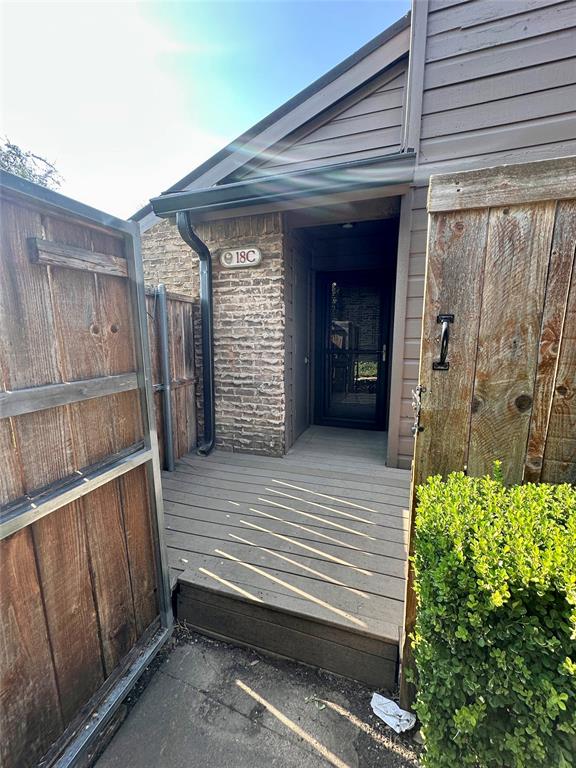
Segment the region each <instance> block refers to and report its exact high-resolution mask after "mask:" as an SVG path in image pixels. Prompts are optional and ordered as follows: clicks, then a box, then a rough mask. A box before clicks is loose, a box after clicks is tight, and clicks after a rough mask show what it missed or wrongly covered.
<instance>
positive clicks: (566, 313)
mask: <svg viewBox="0 0 576 768" xmlns="http://www.w3.org/2000/svg"><path fill="white" fill-rule="evenodd" d="M428 212H429V228H428V253H427V272H426V289H425V304H424V319H423V329H422V347H421V353H420V378H419V387H418V390H417V392H416V393H415V416H416V418H415V425H414V431H415V433H416V444H415V454H414V469H413V487H415V486H417V485H418V484H420V483H422V482H424V480H425V479H426V478H427V477H429V476H430V475H434V474H446V473H448V472H450V471H453V470H466V471H467V472H468V473H469V474H471V475H482V474H485V473H489V472H490V471H491V469H492V466H493V462H494V461H495V460H501V461H502V468H503V472H504V478H505V480H506V482H508V483H520V482H523V481H524V482H528V481H532V482H538V481H542V482H553V483H561V482H576V277H575V264H574V253H575V248H576V158H575V157H569V158H561V159H555V160H550V161H542V162H534V163H526V164H521V165H509V166H502V167H498V168H489V169H487V170H479V171H469V172H465V173H460V174H446V175H441V176H433V177H432V178H431V183H430V190H429V197H428ZM411 517H412V520H411V528H412V531H413V529H414V508H412V515H411ZM412 540H413V537H412V535H411V541H412ZM415 613H416V606H415V599H414V594H413V591H412V574H411V573H410V574H409V582H408V593H407V601H406V627H405V631H406V633H410V632H411V631H412V630H413V626H414V619H415ZM403 665H404V667H406V666H410V665H411V654H410V648H409V643H408V644H405V647H404V653H403ZM412 693H413V692H412V691H411V690H410V689H409V687H408V686H407V684H406V681H405V678H404V680H403V684H402V696H403V700H404V703H405V704H407V703H408V702H409V701H410V700H411V695H412Z"/></svg>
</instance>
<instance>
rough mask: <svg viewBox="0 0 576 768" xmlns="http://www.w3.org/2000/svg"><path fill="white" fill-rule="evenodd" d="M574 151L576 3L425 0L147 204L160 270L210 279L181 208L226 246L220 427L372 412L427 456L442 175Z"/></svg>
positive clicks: (403, 449)
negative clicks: (430, 247) (419, 430)
mask: <svg viewBox="0 0 576 768" xmlns="http://www.w3.org/2000/svg"><path fill="white" fill-rule="evenodd" d="M247 87H249V85H247ZM573 154H576V0H565V1H564V2H555V1H552V0H507V1H506V2H502V0H466V1H465V2H462V1H461V0H415V2H414V4H413V8H412V13H411V14H409V15H408V16H407V17H405V18H402V19H400V20H399V21H398V22H397V23H396V24H394V25H393V26H392V27H390V28H389V29H387V30H386V31H385V32H383V33H382V34H380V35H378V36H377V37H376V38H374V40H372V41H371V42H370V43H368V44H367V45H366V46H364V47H363V48H362V49H360V50H359V51H358V52H357V53H355V54H354V55H353V56H351V57H350V58H349V59H347V60H346V61H344V62H342V64H340V65H339V66H337V67H336V68H335V69H333V70H332V71H331V72H329V73H327V74H326V75H325V76H324V77H322V78H321V79H320V80H318V81H316V82H315V83H313V84H312V85H311V86H309V88H307V89H305V90H304V91H303V92H302V93H300V94H298V95H297V96H296V97H294V98H293V99H291V100H290V101H289V102H287V103H286V104H285V105H283V106H282V107H281V108H280V109H278V110H276V111H275V112H274V113H272V114H271V115H269V116H268V117H267V118H265V119H264V120H263V121H261V122H260V123H258V124H257V125H256V126H254V127H253V128H252V129H251V130H250V131H249V132H248V133H247V134H245V135H243V136H241V137H239V138H238V139H237V140H236V141H235V142H233V143H232V144H231V145H230V146H228V147H226V148H225V149H224V150H222V151H221V152H219V153H218V154H217V155H215V156H214V157H213V158H211V159H210V160H209V161H207V162H206V163H204V164H203V165H201V166H200V167H199V168H197V169H196V170H195V171H193V172H192V173H190V174H188V175H187V176H186V177H184V178H183V179H182V180H181V181H180V182H178V183H177V184H175V185H174V187H172V188H171V189H170V190H168V192H166V193H164V195H162V196H161V197H160V198H156V199H155V200H154V201H152V205H151V206H147V207H146V208H144V209H142V210H141V211H139V212H138V214H136V216H135V218H136V219H138V220H139V222H140V226H141V231H142V249H143V257H144V265H145V273H146V279H147V280H148V281H149V282H154V283H156V282H164V283H165V284H166V285H167V287H168V288H169V289H170V290H173V291H177V292H179V293H184V294H188V295H191V296H193V297H195V296H197V295H198V291H199V280H198V259H197V258H196V256H195V254H193V252H192V251H191V250H190V248H189V246H188V245H187V244H186V243H185V242H184V241H183V239H182V238H181V237H180V234H179V232H178V229H177V227H176V225H175V223H174V214H175V213H176V212H177V211H188V212H189V213H188V215H189V217H190V221H191V222H192V223H193V224H194V226H195V228H196V232H197V234H198V235H199V237H200V238H201V239H202V240H203V241H204V242H205V243H206V245H207V246H208V248H209V249H210V252H211V254H212V257H213V270H214V275H213V286H212V292H213V300H214V334H213V346H214V380H215V412H216V444H217V445H219V446H220V447H222V448H225V449H228V450H233V451H248V452H255V453H263V454H271V455H282V454H284V453H285V452H286V451H287V450H288V449H289V448H290V446H291V445H292V444H293V442H294V441H295V440H296V438H297V437H298V436H299V435H300V434H301V433H302V432H303V430H305V429H306V427H307V426H308V425H310V424H312V423H320V424H328V425H331V424H333V425H336V426H352V427H363V428H372V429H380V430H382V432H383V433H385V434H386V435H387V464H388V466H391V467H400V468H408V467H409V466H410V462H411V458H412V452H413V437H412V434H411V426H412V422H413V414H412V408H411V393H412V390H413V389H414V387H415V386H416V384H417V379H418V362H419V350H420V336H421V320H422V305H423V296H424V280H425V267H426V237H427V212H426V197H427V187H428V182H429V178H430V176H431V175H432V174H434V173H440V172H446V171H460V170H462V171H464V170H469V169H472V168H479V167H487V166H492V165H501V164H506V163H517V162H526V161H529V160H539V159H547V158H553V157H562V156H566V155H573ZM236 251H239V252H243V253H244V254H246V253H247V252H248V251H250V252H251V254H252V252H254V253H256V252H257V251H259V253H260V255H261V262H260V263H258V264H255V263H254V265H252V264H249V265H248V266H246V262H244V263H242V264H241V265H238V268H234V267H231V265H230V263H229V262H231V261H233V260H234V259H236V260H237V259H240V258H241V255H240V254H239V253H238V254H237V253H235V252H236ZM244 258H246V256H244ZM250 258H254V259H255V260H257V258H258V257H257V256H254V257H253V256H252V255H251V256H250ZM227 260H228V262H227Z"/></svg>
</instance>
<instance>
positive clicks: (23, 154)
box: [0, 138, 62, 189]
mask: <svg viewBox="0 0 576 768" xmlns="http://www.w3.org/2000/svg"><path fill="white" fill-rule="evenodd" d="M0 168H1V169H2V170H3V171H8V172H9V173H14V174H15V175H16V176H21V177H22V178H23V179H26V180H27V181H33V182H34V183H35V184H41V185H42V186H43V187H48V189H58V187H59V186H60V185H61V184H62V177H61V176H60V174H59V173H58V170H57V169H56V167H55V166H54V165H53V164H52V163H51V162H50V161H49V160H46V159H45V158H43V157H40V155H36V154H34V152H30V151H29V150H25V149H22V148H21V147H19V146H18V144H13V143H12V142H11V141H10V140H9V139H7V138H4V139H2V140H1V143H0Z"/></svg>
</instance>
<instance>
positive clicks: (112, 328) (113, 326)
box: [110, 323, 120, 333]
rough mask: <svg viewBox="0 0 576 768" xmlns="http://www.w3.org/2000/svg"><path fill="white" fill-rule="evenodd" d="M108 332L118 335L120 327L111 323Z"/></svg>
mask: <svg viewBox="0 0 576 768" xmlns="http://www.w3.org/2000/svg"><path fill="white" fill-rule="evenodd" d="M110 330H111V331H112V333H118V331H119V330H120V326H119V325H116V323H112V325H111V326H110Z"/></svg>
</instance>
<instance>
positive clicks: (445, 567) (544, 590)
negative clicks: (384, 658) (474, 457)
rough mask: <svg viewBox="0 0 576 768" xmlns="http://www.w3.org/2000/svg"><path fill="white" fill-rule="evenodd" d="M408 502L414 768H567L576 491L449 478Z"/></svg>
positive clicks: (575, 657) (573, 722)
mask: <svg viewBox="0 0 576 768" xmlns="http://www.w3.org/2000/svg"><path fill="white" fill-rule="evenodd" d="M418 500H419V506H418V513H417V519H416V538H415V554H414V566H415V571H416V592H417V595H418V601H419V602H418V617H417V623H416V630H415V637H414V640H415V649H414V650H415V656H416V667H417V677H418V680H417V683H418V689H419V692H418V698H417V703H416V710H417V712H418V716H419V718H420V721H421V723H422V734H423V736H424V739H425V744H426V751H425V755H424V757H423V762H424V765H426V766H429V767H430V768H444V767H446V768H457V767H458V766H478V767H481V768H496V767H497V766H498V767H499V768H500V767H501V768H535V767H536V766H538V768H541V767H544V766H545V767H546V768H553V767H560V768H566V767H567V766H573V765H576V737H575V735H574V734H576V648H575V639H576V490H575V489H574V488H572V487H571V486H569V485H556V486H554V485H534V484H528V485H522V486H514V487H511V488H506V487H505V486H504V485H503V484H502V483H501V482H500V480H499V479H493V478H488V477H484V478H470V477H465V476H464V475H463V474H461V473H457V474H453V475H450V477H449V478H448V479H447V480H446V481H442V479H441V478H439V477H432V478H430V479H429V480H428V481H427V483H426V484H424V485H423V486H421V487H420V489H419V493H418Z"/></svg>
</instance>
